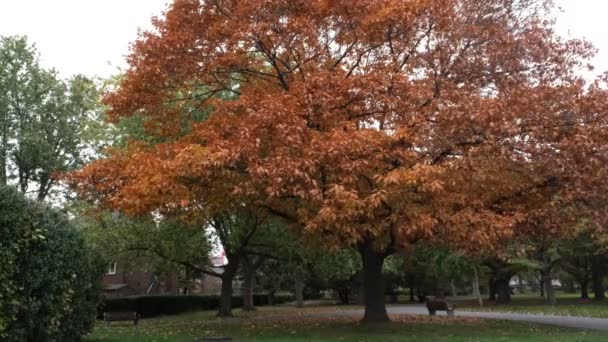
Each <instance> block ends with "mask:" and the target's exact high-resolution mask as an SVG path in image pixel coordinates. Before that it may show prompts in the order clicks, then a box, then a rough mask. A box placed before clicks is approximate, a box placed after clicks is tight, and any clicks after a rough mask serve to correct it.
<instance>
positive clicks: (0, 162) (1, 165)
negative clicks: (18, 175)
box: [0, 139, 8, 185]
mask: <svg viewBox="0 0 608 342" xmlns="http://www.w3.org/2000/svg"><path fill="white" fill-rule="evenodd" d="M7 178H8V177H7V176H6V145H5V142H4V139H2V146H0V185H6V184H7Z"/></svg>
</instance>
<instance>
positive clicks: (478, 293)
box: [473, 266, 483, 307]
mask: <svg viewBox="0 0 608 342" xmlns="http://www.w3.org/2000/svg"><path fill="white" fill-rule="evenodd" d="M473 294H474V295H475V297H476V298H477V302H478V303H479V307H483V299H482V298H481V291H479V275H478V274H477V266H475V267H474V268H473Z"/></svg>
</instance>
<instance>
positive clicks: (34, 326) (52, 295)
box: [0, 187, 103, 342]
mask: <svg viewBox="0 0 608 342" xmlns="http://www.w3.org/2000/svg"><path fill="white" fill-rule="evenodd" d="M0 237H1V238H0V260H1V262H0V340H2V341H41V342H44V341H77V340H79V339H80V337H81V336H82V335H84V334H86V333H87V332H89V331H90V330H91V329H92V327H93V324H94V319H95V314H96V307H97V304H98V302H99V300H100V294H101V282H100V281H101V276H102V274H103V263H101V262H100V259H99V258H97V257H96V256H95V255H94V253H93V252H92V251H91V250H90V249H88V248H87V247H86V245H85V241H84V239H83V237H82V236H81V235H80V234H79V232H78V231H77V230H76V229H75V228H74V227H73V226H72V224H71V223H70V222H69V220H68V218H67V217H66V215H64V214H62V213H60V212H59V211H57V210H55V209H52V208H49V207H48V206H46V205H44V204H42V203H39V202H35V201H32V200H29V199H26V198H25V197H24V196H23V195H22V194H20V193H18V192H17V191H16V190H14V189H13V188H9V187H0Z"/></svg>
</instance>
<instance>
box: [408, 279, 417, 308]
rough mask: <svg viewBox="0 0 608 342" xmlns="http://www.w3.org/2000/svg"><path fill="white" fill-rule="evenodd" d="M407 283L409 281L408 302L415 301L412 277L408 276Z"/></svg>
mask: <svg viewBox="0 0 608 342" xmlns="http://www.w3.org/2000/svg"><path fill="white" fill-rule="evenodd" d="M409 280H410V281H409V283H410V302H415V301H416V294H415V291H416V289H415V287H414V277H413V276H410V277H409Z"/></svg>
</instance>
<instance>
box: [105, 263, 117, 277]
mask: <svg viewBox="0 0 608 342" xmlns="http://www.w3.org/2000/svg"><path fill="white" fill-rule="evenodd" d="M106 274H116V263H115V262H113V263H110V264H109V265H108V272H107V273H106Z"/></svg>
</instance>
